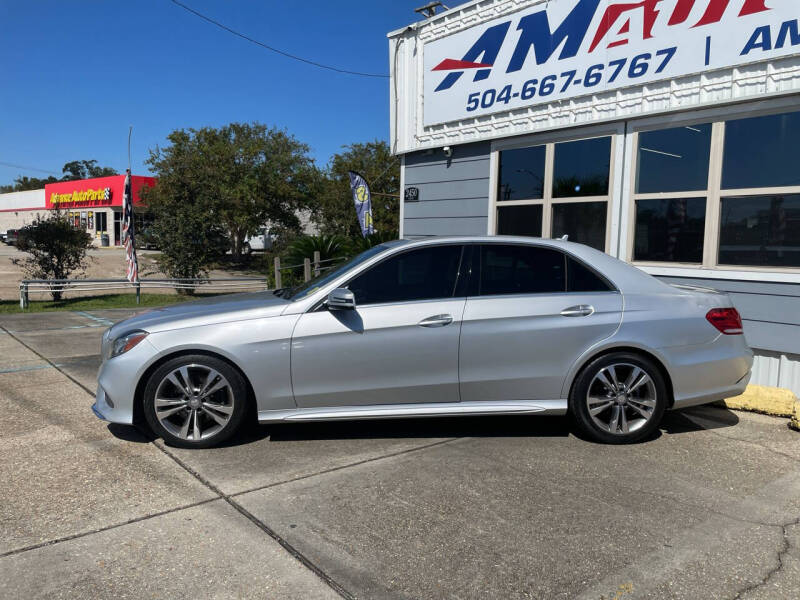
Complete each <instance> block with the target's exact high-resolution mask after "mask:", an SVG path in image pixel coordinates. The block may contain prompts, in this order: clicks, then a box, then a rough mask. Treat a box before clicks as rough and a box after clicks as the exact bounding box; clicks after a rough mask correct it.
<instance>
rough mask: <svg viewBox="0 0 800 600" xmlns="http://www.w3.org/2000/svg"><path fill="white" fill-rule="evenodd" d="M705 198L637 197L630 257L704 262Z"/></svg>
mask: <svg viewBox="0 0 800 600" xmlns="http://www.w3.org/2000/svg"><path fill="white" fill-rule="evenodd" d="M705 222H706V199H705V198H672V199H669V200H665V199H654V200H636V233H635V236H634V240H635V244H634V251H633V260H642V261H669V262H683V263H701V262H703V232H704V230H705Z"/></svg>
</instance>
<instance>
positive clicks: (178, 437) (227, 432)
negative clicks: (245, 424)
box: [144, 355, 247, 448]
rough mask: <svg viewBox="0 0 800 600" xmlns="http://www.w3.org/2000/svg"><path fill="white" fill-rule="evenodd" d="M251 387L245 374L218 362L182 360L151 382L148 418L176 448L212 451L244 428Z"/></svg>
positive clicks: (146, 409)
mask: <svg viewBox="0 0 800 600" xmlns="http://www.w3.org/2000/svg"><path fill="white" fill-rule="evenodd" d="M246 404H247V387H246V385H245V382H244V379H243V378H242V376H241V375H240V374H239V372H238V371H237V370H236V369H234V368H233V367H231V366H230V365H229V364H228V363H226V362H225V361H223V360H220V359H218V358H214V357H212V356H205V355H190V356H180V357H177V358H174V359H172V360H169V361H167V362H166V363H164V364H163V365H162V366H161V367H159V368H158V369H157V370H156V371H155V372H154V373H153V374H152V376H151V377H150V379H149V380H148V382H147V386H146V388H145V392H144V415H145V418H146V419H147V423H148V424H149V425H150V428H151V429H152V430H153V432H154V433H155V434H156V435H159V436H161V437H162V438H163V439H164V441H165V442H166V443H167V444H169V445H171V446H178V447H181V448H210V447H212V446H216V445H217V444H220V443H221V442H223V441H225V440H227V439H228V438H230V437H231V436H232V435H233V434H235V433H236V431H237V430H238V429H239V428H240V426H241V424H242V420H243V419H244V415H245V412H246V408H247V407H246Z"/></svg>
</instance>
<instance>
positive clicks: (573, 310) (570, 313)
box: [561, 304, 594, 317]
mask: <svg viewBox="0 0 800 600" xmlns="http://www.w3.org/2000/svg"><path fill="white" fill-rule="evenodd" d="M593 312H594V306H591V305H590V304H577V305H575V306H570V307H568V308H565V309H564V310H562V311H561V316H562V317H588V316H589V315H591V314H592V313H593Z"/></svg>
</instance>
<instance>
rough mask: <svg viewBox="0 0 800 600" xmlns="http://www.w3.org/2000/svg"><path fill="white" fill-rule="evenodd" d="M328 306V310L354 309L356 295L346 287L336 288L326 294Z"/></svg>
mask: <svg viewBox="0 0 800 600" xmlns="http://www.w3.org/2000/svg"><path fill="white" fill-rule="evenodd" d="M328 308H329V309H330V310H355V308H356V297H355V295H354V294H353V292H351V291H350V290H348V289H346V288H336V289H335V290H333V291H332V292H331V293H330V294H328Z"/></svg>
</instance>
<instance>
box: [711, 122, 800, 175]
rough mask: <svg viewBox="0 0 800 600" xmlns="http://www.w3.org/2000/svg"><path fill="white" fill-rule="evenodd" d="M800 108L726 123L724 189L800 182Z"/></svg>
mask: <svg viewBox="0 0 800 600" xmlns="http://www.w3.org/2000/svg"><path fill="white" fill-rule="evenodd" d="M798 139H800V112H793V113H785V114H781V115H768V116H764V117H754V118H751V119H739V120H735V121H727V122H726V123H725V144H724V145H725V148H724V150H723V155H722V158H723V163H722V189H726V190H732V189H742V188H758V187H782V186H798V185H800V159H798V154H797V140H798Z"/></svg>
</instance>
